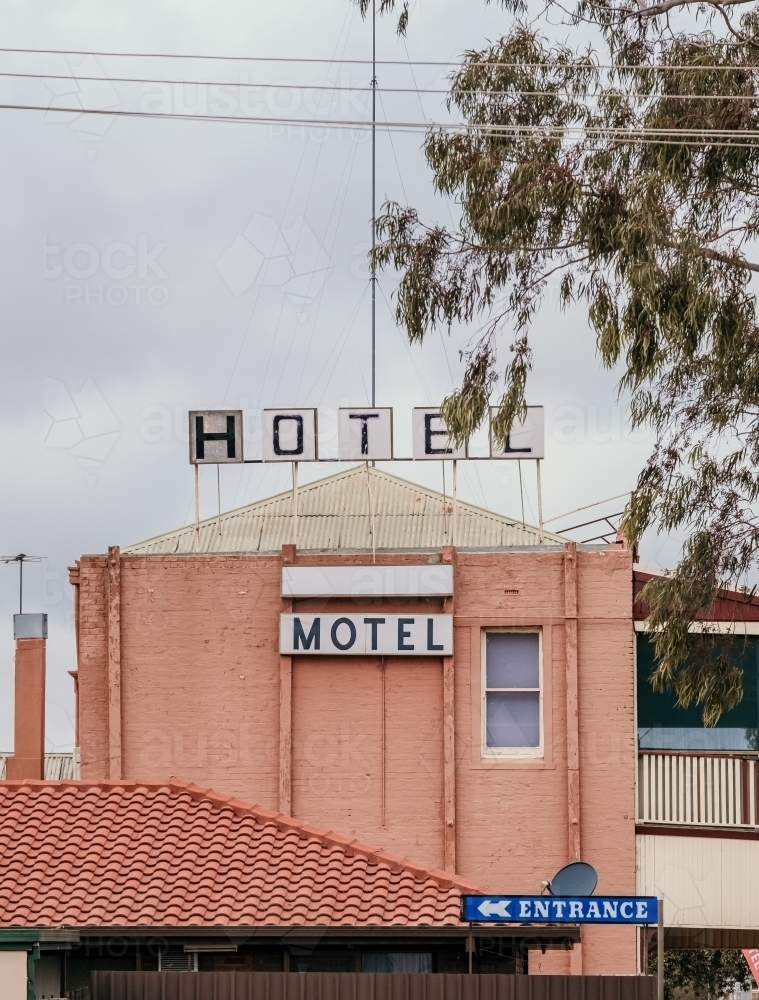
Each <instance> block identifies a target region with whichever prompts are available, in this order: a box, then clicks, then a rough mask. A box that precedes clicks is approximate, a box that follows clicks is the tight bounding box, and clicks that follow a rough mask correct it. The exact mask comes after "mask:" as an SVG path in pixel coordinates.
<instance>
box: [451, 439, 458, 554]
mask: <svg viewBox="0 0 759 1000" xmlns="http://www.w3.org/2000/svg"><path fill="white" fill-rule="evenodd" d="M456 480H457V468H456V459H455V458H454V460H453V509H452V512H451V544H452V545H453V547H454V548H456V546H457V545H458V543H459V539H458V532H457V531H456V528H457V524H456V513H457V508H456Z"/></svg>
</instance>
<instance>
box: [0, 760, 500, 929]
mask: <svg viewBox="0 0 759 1000" xmlns="http://www.w3.org/2000/svg"><path fill="white" fill-rule="evenodd" d="M481 891H483V890H482V889H481V888H480V887H479V886H477V885H475V884H474V883H472V882H468V881H467V880H465V879H462V878H460V877H458V876H455V875H451V874H450V873H446V872H443V871H439V870H431V869H428V868H424V867H423V866H421V865H417V864H414V863H413V862H412V861H409V860H408V859H407V858H401V857H399V856H397V855H394V854H389V853H388V852H386V851H383V850H379V849H377V848H374V847H369V846H367V845H366V844H362V843H359V842H358V841H355V840H354V841H351V840H349V839H348V838H345V837H340V836H338V835H336V834H334V833H331V832H327V831H325V830H320V829H318V828H317V827H314V826H311V825H310V824H308V823H303V822H301V821H300V820H296V819H293V818H292V817H289V816H284V815H282V814H281V813H275V812H272V811H270V810H268V809H263V808H261V807H260V806H252V805H249V804H248V803H245V802H241V801H239V800H237V799H233V798H230V797H227V796H224V795H219V794H217V793H215V792H213V791H211V790H210V789H206V788H200V787H198V786H197V785H192V784H189V783H186V782H181V781H177V780H176V779H174V778H172V779H171V780H170V781H168V782H166V783H164V784H159V783H153V782H147V783H146V782H139V781H104V782H87V781H23V782H22V781H5V782H0V927H10V926H13V927H31V926H37V927H39V926H44V927H49V926H70V927H93V926H99V927H106V926H108V927H116V926H119V927H134V926H154V927H155V926H164V927H166V926H196V927H203V926H211V925H216V926H219V925H221V926H230V925H231V926H242V925H244V926H251V925H253V926H260V925H264V924H274V925H312V924H319V925H333V926H334V925H340V924H342V925H367V924H375V925H390V924H396V925H398V924H400V925H407V926H413V925H441V924H447V925H451V924H458V923H459V897H460V894H461V893H462V892H481Z"/></svg>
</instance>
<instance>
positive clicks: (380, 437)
mask: <svg viewBox="0 0 759 1000" xmlns="http://www.w3.org/2000/svg"><path fill="white" fill-rule="evenodd" d="M496 413H497V408H496V407H491V411H490V448H489V455H487V456H486V455H470V454H469V449H468V446H467V445H465V444H464V445H461V446H459V447H457V446H456V445H454V443H453V442H452V441H451V440H450V438H449V436H448V430H447V428H446V425H445V422H444V420H443V418H442V417H441V416H440V408H439V407H437V406H432V407H419V406H418V407H415V408H414V409H413V411H412V419H411V437H412V445H413V447H412V454H413V459H414V461H430V460H434V459H437V460H441V461H449V460H450V461H456V460H458V459H466V458H483V459H484V458H486V457H489V458H498V459H516V460H519V461H521V460H522V459H536V460H538V461H540V459H542V458H543V457H544V456H545V430H544V426H545V419H544V414H543V407H542V406H528V407H527V411H526V413H525V416H524V419H521V420H515V421H514V424H513V426H512V428H511V432H510V434H509V436H508V439H507V441H506V444H505V446H504V445H502V444H499V443H498V441H497V440H496V437H495V433H494V431H493V427H492V422H493V419H494V418H495V415H496ZM318 416H319V414H318V410H317V409H316V408H314V407H297V406H296V407H283V408H277V409H265V410H264V411H263V413H262V420H261V433H262V447H261V458H260V459H259V458H254V459H246V458H244V456H243V439H244V436H245V435H244V428H243V413H242V410H190V411H189V418H190V462H191V464H192V465H219V464H222V463H224V464H226V463H231V462H319V461H334V459H330V458H326V459H325V458H322V457H321V456H320V455H319V420H318ZM393 435H394V427H393V410H392V408H390V407H387V406H385V407H382V406H380V407H367V406H363V407H342V408H341V409H339V410H338V413H337V446H338V448H337V450H338V458H337V460H338V461H340V462H373V461H382V462H392V461H408V458H406V457H399V456H398V455H396V454H395V452H394V448H393Z"/></svg>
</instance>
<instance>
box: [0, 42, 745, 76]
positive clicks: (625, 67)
mask: <svg viewBox="0 0 759 1000" xmlns="http://www.w3.org/2000/svg"><path fill="white" fill-rule="evenodd" d="M0 52H5V53H9V54H17V55H57V56H93V57H95V58H101V59H197V60H213V61H216V62H260V63H311V64H315V65H318V64H325V63H326V64H331V63H334V60H333V59H325V58H318V57H311V56H223V55H203V54H201V53H178V52H101V51H88V50H86V49H27V48H10V47H7V46H6V47H0ZM340 64H341V65H345V66H371V64H372V61H371V59H345V58H343V59H341V60H340ZM376 64H377V65H378V66H408V65H414V66H438V67H439V66H460V65H461V64H462V62H461V60H455V59H454V60H440V59H412V60H409V59H378V60H377V61H376ZM466 66H467V67H470V66H482V67H487V68H491V69H528V68H529V69H561V70H562V71H566V70H612V71H614V72H616V71H624V72H628V71H629V72H638V73H652V72H654V73H667V72H670V71H678V72H688V73H692V72H704V73H713V72H732V73H752V72H759V64H758V65H756V66H729V65H720V66H711V65H704V66H692V65H687V64H686V65H680V64H674V65H661V64H660V65H656V66H646V65H641V64H638V63H616V64H615V63H596V62H584V63H582V62H576V63H566V64H561V63H559V64H557V63H555V62H518V63H515V62H499V61H497V60H496V61H491V60H487V59H486V60H482V61H477V62H467V63H466Z"/></svg>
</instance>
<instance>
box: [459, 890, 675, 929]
mask: <svg viewBox="0 0 759 1000" xmlns="http://www.w3.org/2000/svg"><path fill="white" fill-rule="evenodd" d="M658 917H659V901H658V900H657V899H656V897H655V896H577V897H573V896H462V897H461V919H462V920H465V921H468V922H469V923H473V922H477V923H483V922H484V923H501V924H504V923H512V924H516V923H531V924H549V923H550V924H655V923H656V922H657V920H658Z"/></svg>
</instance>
